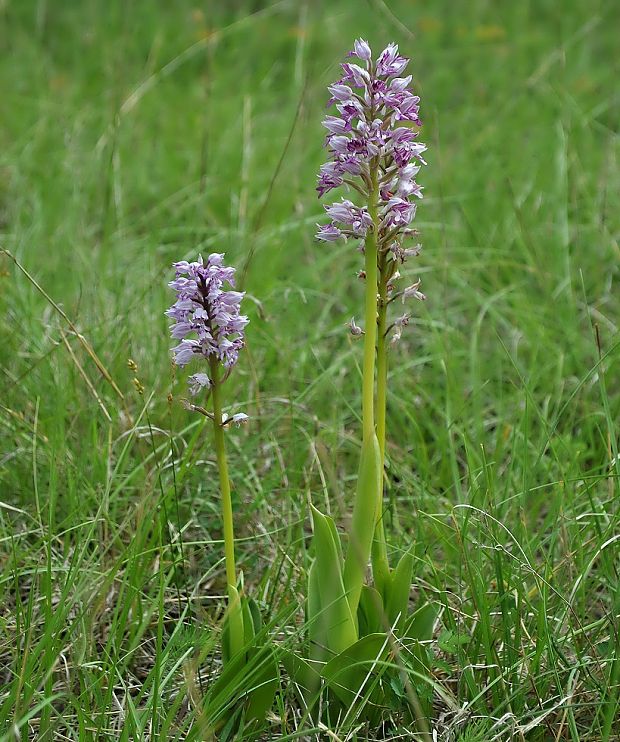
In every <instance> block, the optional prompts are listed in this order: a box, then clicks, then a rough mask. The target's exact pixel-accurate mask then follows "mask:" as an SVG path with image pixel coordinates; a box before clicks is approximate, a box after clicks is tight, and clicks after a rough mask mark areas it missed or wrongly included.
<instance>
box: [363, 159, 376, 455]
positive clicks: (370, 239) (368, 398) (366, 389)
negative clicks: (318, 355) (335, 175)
mask: <svg viewBox="0 0 620 742" xmlns="http://www.w3.org/2000/svg"><path fill="white" fill-rule="evenodd" d="M370 178H371V188H370V192H369V194H368V213H369V215H370V218H371V219H372V224H373V226H372V229H371V230H369V231H368V234H367V236H366V242H365V247H364V254H365V266H364V267H365V269H366V307H365V315H366V316H365V319H366V321H365V329H364V332H365V335H364V366H363V381H362V426H363V435H362V438H363V440H364V441H368V440H369V439H370V438H371V437H372V436H373V435H375V410H374V407H375V399H374V397H375V353H376V342H377V283H378V267H377V236H378V228H379V223H378V222H379V219H378V215H377V199H378V196H379V185H378V182H377V167H371V172H370Z"/></svg>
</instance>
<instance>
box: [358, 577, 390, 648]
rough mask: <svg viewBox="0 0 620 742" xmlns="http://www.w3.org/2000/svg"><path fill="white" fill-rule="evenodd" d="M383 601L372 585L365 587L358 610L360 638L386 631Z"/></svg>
mask: <svg viewBox="0 0 620 742" xmlns="http://www.w3.org/2000/svg"><path fill="white" fill-rule="evenodd" d="M383 614H384V608H383V599H382V598H381V595H380V593H379V591H378V590H375V588H374V587H370V585H363V586H362V592H361V593H360V602H359V606H358V609H357V617H358V621H359V634H360V638H361V637H363V636H367V635H368V634H374V633H376V632H380V631H382V630H383V629H385V623H386V619H385V617H384V615H383Z"/></svg>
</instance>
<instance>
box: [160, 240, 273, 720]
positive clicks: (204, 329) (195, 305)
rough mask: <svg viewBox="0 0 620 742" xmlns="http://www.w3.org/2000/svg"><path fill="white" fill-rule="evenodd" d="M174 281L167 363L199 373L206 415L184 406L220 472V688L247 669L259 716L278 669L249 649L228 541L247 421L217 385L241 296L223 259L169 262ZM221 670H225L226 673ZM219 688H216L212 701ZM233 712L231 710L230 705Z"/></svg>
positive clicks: (248, 627) (252, 708)
mask: <svg viewBox="0 0 620 742" xmlns="http://www.w3.org/2000/svg"><path fill="white" fill-rule="evenodd" d="M174 268H175V272H176V276H175V279H174V280H173V281H171V282H170V284H169V286H170V288H171V289H173V290H174V291H175V292H176V301H175V303H174V304H173V305H172V306H171V307H170V309H168V311H167V312H166V315H167V316H168V317H169V318H170V319H172V320H173V324H172V325H171V326H170V332H171V335H172V337H173V338H174V339H175V340H178V341H179V343H178V345H176V346H175V347H174V348H173V349H172V353H173V358H174V362H175V364H176V365H177V366H179V367H184V366H186V365H188V364H190V363H192V362H194V361H196V362H199V363H201V364H202V365H203V367H204V368H205V369H206V370H205V371H199V372H197V373H195V374H193V375H192V376H190V377H189V378H188V383H189V391H190V394H191V395H192V396H193V397H194V398H196V397H197V396H198V395H199V394H201V393H202V394H203V395H208V397H210V400H211V410H208V409H206V408H205V407H203V406H201V405H198V404H193V403H187V406H188V407H189V408H190V409H192V410H195V411H197V412H200V413H202V414H203V415H205V416H206V417H208V418H210V419H211V421H212V423H213V440H214V447H215V455H216V459H217V467H218V471H219V484H220V496H221V506H222V523H223V532H224V561H225V571H226V583H227V592H228V608H227V612H226V620H225V625H224V631H223V641H222V657H223V660H224V663H225V668H226V666H227V667H228V671H229V672H228V676H227V675H225V674H224V675H223V676H222V678H221V680H223V682H221V683H220V685H222V686H223V687H224V688H225V687H226V683H227V682H229V681H230V679H231V676H233V675H234V674H235V673H236V674H240V673H244V674H245V675H246V677H247V676H248V675H249V674H250V670H249V669H248V668H251V671H252V672H253V674H254V677H253V679H254V681H255V683H254V685H255V686H256V688H257V689H258V690H257V692H255V693H248V694H246V700H247V702H248V703H247V704H246V706H247V708H246V716H247V717H250V718H251V717H255V718H260V717H261V716H262V715H263V714H264V712H265V711H266V709H267V708H268V707H269V706H270V705H271V702H272V701H273V695H274V693H275V687H276V685H277V668H274V663H273V661H272V658H271V657H270V656H269V653H267V654H265V652H264V651H261V650H260V649H258V650H257V649H256V647H254V646H253V645H254V640H255V638H256V637H257V635H258V634H259V633H260V632H261V619H260V613H259V611H258V608H257V606H256V604H255V602H254V601H253V600H251V599H250V598H248V597H247V596H245V595H243V594H242V592H241V590H242V582H243V580H242V575H241V574H238V573H237V568H236V564H235V535H234V527H233V507H232V497H231V487H230V479H229V476H228V462H227V457H226V442H225V437H224V433H225V429H226V428H227V427H228V426H230V425H231V424H241V423H243V422H245V421H246V420H247V415H245V414H244V413H236V414H234V415H226V414H224V412H223V401H222V387H223V384H224V382H225V381H226V379H227V378H228V376H229V374H230V372H231V371H232V369H233V367H234V366H235V364H236V363H237V360H238V357H239V352H240V350H241V349H242V348H243V346H244V333H245V327H246V325H247V324H248V321H249V320H248V318H247V317H246V316H245V315H243V314H241V301H242V299H243V296H244V294H243V293H242V292H239V291H234V290H233V287H234V274H235V269H234V268H232V267H229V266H226V265H224V255H222V254H219V253H212V254H211V255H209V256H208V257H207V259H206V260H203V259H202V258H201V257H199V259H198V261H196V262H192V263H190V262H187V261H186V260H182V261H179V262H177V263H175V264H174ZM225 672H226V669H225ZM217 692H218V688H217V687H216V688H215V693H216V695H217ZM233 708H234V706H233Z"/></svg>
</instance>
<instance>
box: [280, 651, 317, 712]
mask: <svg viewBox="0 0 620 742" xmlns="http://www.w3.org/2000/svg"><path fill="white" fill-rule="evenodd" d="M279 654H280V659H281V660H282V664H283V665H284V667H285V668H286V672H287V673H288V674H289V677H290V678H291V680H292V681H293V683H294V684H295V686H296V688H298V689H299V691H300V692H301V700H302V701H303V702H304V703H305V704H307V705H308V706H310V705H311V704H312V703H314V701H315V700H316V698H317V697H318V693H317V692H318V690H319V687H320V685H321V676H320V675H319V673H318V672H317V670H315V669H314V667H312V665H311V664H310V663H309V662H307V661H306V660H304V659H303V658H302V657H299V656H298V655H296V654H294V653H293V652H291V651H289V650H287V649H284V650H280V652H279Z"/></svg>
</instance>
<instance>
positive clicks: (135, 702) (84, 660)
mask: <svg viewBox="0 0 620 742" xmlns="http://www.w3.org/2000/svg"><path fill="white" fill-rule="evenodd" d="M263 5H264V7H263ZM199 6H200V8H199ZM457 8H458V9H457ZM619 25H620V12H619V10H618V6H617V3H614V2H612V1H611V0H610V1H609V2H603V1H599V0H593V2H590V3H579V2H576V1H571V2H565V3H557V2H551V1H549V2H546V1H542V2H538V3H533V2H518V3H487V2H484V1H483V0H473V2H470V3H459V4H458V5H456V4H454V3H452V2H448V0H429V2H426V3H413V2H410V1H409V2H408V1H407V0H386V2H384V1H383V0H372V1H370V0H369V1H368V2H361V1H360V2H354V1H353V0H334V1H333V2H331V1H330V2H314V0H312V1H308V2H303V0H297V2H295V1H293V0H289V1H288V2H287V1H286V0H285V1H284V2H276V3H266V4H263V3H260V2H249V0H247V1H246V2H243V1H242V0H238V1H237V2H227V3H223V2H222V3H215V2H208V3H197V2H196V3H192V2H190V1H189V0H188V1H187V2H177V3H166V2H163V1H158V2H151V1H147V0H132V1H131V2H124V3H121V2H110V3H104V2H99V1H98V0H84V1H83V2H80V3H70V2H55V3H53V2H46V0H38V2H35V1H34V0H24V1H23V2H22V1H21V0H20V1H18V0H5V2H3V3H0V48H1V49H2V55H1V57H0V89H1V90H2V101H3V103H2V111H3V113H2V122H1V124H0V247H2V248H4V249H6V250H9V251H10V252H11V254H12V255H14V256H15V258H16V259H17V261H19V264H20V265H21V266H23V270H20V269H19V268H18V267H17V265H16V264H15V263H14V262H13V261H12V260H11V259H10V258H9V257H8V256H6V255H5V256H2V255H0V307H1V309H2V314H1V318H0V341H1V342H0V440H1V444H0V566H1V568H2V573H1V577H0V739H2V740H3V741H4V740H7V742H8V740H13V739H23V740H26V739H41V740H43V739H44V740H61V739H71V740H91V739H92V740H95V739H97V740H101V739H110V740H113V739H121V740H130V739H132V740H133V739H152V740H155V739H159V740H164V739H166V740H167V739H189V740H197V739H202V738H203V737H204V736H205V735H206V734H207V731H206V728H205V719H204V716H201V714H200V713H199V711H198V709H199V708H200V706H201V698H202V696H203V694H204V693H205V690H206V687H208V685H209V677H210V675H211V674H213V673H215V672H216V671H217V649H218V646H219V635H220V628H221V616H222V608H223V598H222V596H223V594H224V592H225V580H224V571H223V563H222V554H223V552H222V544H221V529H220V519H219V504H218V496H217V484H216V482H217V476H216V474H217V473H216V469H215V464H214V456H213V450H212V444H211V438H210V433H209V430H208V428H204V425H203V421H202V420H199V419H197V418H196V416H195V415H193V414H192V413H190V412H188V411H186V410H185V409H184V408H183V406H182V404H181V403H180V399H181V398H182V397H183V396H184V395H185V393H186V392H185V380H184V374H179V375H177V374H175V373H174V371H173V369H172V367H171V364H170V360H169V352H168V348H169V345H170V342H169V339H168V332H167V322H166V319H165V317H164V316H163V311H164V310H165V308H166V307H167V306H168V305H169V304H170V302H171V294H170V291H169V290H168V289H167V287H166V282H167V281H168V280H169V277H170V263H171V262H172V261H173V260H176V259H180V258H184V257H190V256H195V255H196V254H197V252H198V251H203V252H206V251H210V250H217V251H225V252H226V253H227V257H228V258H229V259H230V260H231V261H232V262H233V263H235V264H236V265H237V266H239V267H240V269H241V272H242V273H243V272H244V268H247V271H246V272H245V278H246V280H245V286H246V288H247V290H248V292H249V294H250V298H249V300H248V301H247V302H246V308H247V310H248V312H249V313H250V315H251V320H252V324H251V325H250V328H249V331H248V349H247V351H246V352H245V354H244V358H243V360H242V362H241V364H240V366H239V369H238V371H237V372H236V373H235V375H234V379H231V381H230V382H229V384H227V387H226V396H227V402H228V404H229V405H232V406H234V407H235V409H238V410H243V411H246V412H247V413H248V414H250V415H251V417H252V422H251V424H250V426H249V427H248V428H247V429H244V430H239V431H234V432H232V433H230V434H229V436H228V439H229V451H230V459H231V461H230V465H231V476H232V479H233V485H234V493H233V495H234V497H235V504H236V512H237V515H238V519H237V524H236V528H237V535H238V537H239V544H238V561H239V564H240V565H241V567H242V568H243V570H244V573H245V575H246V582H248V583H249V584H250V586H251V590H252V593H253V594H254V596H255V597H257V598H258V599H259V600H260V602H261V604H262V607H263V610H264V614H265V618H266V620H267V621H268V622H271V626H270V632H271V634H272V635H274V636H277V637H278V638H277V641H278V642H280V644H283V643H284V644H287V643H291V642H293V641H294V636H292V633H294V625H295V618H297V619H299V618H300V611H299V606H300V605H301V604H302V601H303V594H304V590H305V587H304V586H305V578H306V569H307V566H308V563H309V561H308V559H309V558H308V556H307V554H306V548H307V545H308V536H309V513H308V499H309V498H312V500H313V501H314V502H315V503H316V504H317V506H318V507H320V508H322V509H323V510H331V512H332V514H333V515H335V517H336V518H337V520H338V521H339V522H340V523H344V519H345V518H346V513H347V512H348V509H347V506H348V504H349V503H350V501H351V496H352V491H353V489H354V484H355V483H354V478H355V472H356V468H357V457H358V453H359V446H360V434H361V430H360V419H359V414H360V368H359V366H360V362H361V346H360V345H358V344H356V343H355V342H354V341H353V340H352V339H350V338H349V337H348V336H347V333H346V330H345V328H344V325H345V323H346V322H347V321H348V320H349V319H350V317H351V316H352V315H356V316H357V317H358V318H359V317H360V316H361V314H362V309H361V307H362V301H363V297H362V286H361V285H359V284H358V283H357V282H356V279H355V272H356V270H357V269H358V267H359V264H360V260H359V257H360V256H359V253H357V252H356V251H355V250H354V249H352V248H351V247H350V246H347V245H345V246H336V247H334V246H325V245H317V244H315V243H314V241H313V234H314V224H315V222H316V221H318V220H319V219H320V218H321V214H322V206H321V205H320V204H319V203H318V202H317V200H316V194H315V192H314V185H315V180H314V179H315V173H316V171H317V170H318V167H319V165H320V163H321V162H322V161H323V159H324V153H323V151H322V146H321V145H322V141H323V133H322V129H321V127H320V120H321V117H322V113H323V110H324V105H325V102H326V99H327V93H326V90H325V87H326V85H327V84H328V83H329V82H331V81H332V80H333V79H334V78H335V76H336V75H337V62H338V61H340V60H341V58H342V56H343V53H344V52H345V51H346V50H348V49H349V48H350V46H351V43H352V40H353V39H354V38H355V37H356V36H364V37H366V38H369V39H370V41H371V43H372V45H373V48H375V47H379V46H381V45H382V44H385V43H387V42H388V41H390V40H392V39H394V40H396V41H398V42H399V43H400V44H401V46H402V48H403V50H404V51H405V53H406V54H407V55H410V56H412V57H413V73H414V76H415V77H414V80H416V81H417V83H418V85H419V89H420V91H421V95H422V113H423V119H424V122H425V125H424V129H423V136H422V139H423V140H424V141H426V142H427V143H428V145H429V167H428V168H426V169H425V171H424V173H423V175H422V176H421V177H422V181H423V183H424V186H425V193H426V196H425V199H424V201H423V202H422V204H421V205H420V208H419V210H418V226H419V228H420V230H421V231H422V240H423V244H424V251H423V253H422V255H421V257H420V258H418V259H417V261H415V263H413V262H412V263H409V264H408V266H407V269H408V270H409V271H410V274H411V276H412V278H415V277H417V276H421V277H422V279H423V286H422V288H423V290H424V291H425V292H426V293H427V295H428V297H429V299H428V301H427V302H426V303H425V305H423V306H421V307H420V308H419V311H418V312H417V316H416V318H415V320H414V321H413V322H412V326H411V325H410V327H409V328H408V331H407V333H406V336H405V338H404V340H403V341H402V342H401V344H400V345H399V346H398V348H397V349H396V350H395V351H394V353H393V355H392V359H391V372H390V390H389V399H388V403H389V410H388V440H389V443H388V459H389V470H388V474H389V481H390V487H389V501H390V513H389V515H388V521H389V534H390V545H391V549H392V550H393V551H394V552H399V551H402V550H403V549H405V548H407V547H408V546H409V544H410V543H411V542H412V540H413V541H414V542H415V544H416V555H417V571H416V583H415V585H414V590H413V593H412V595H413V597H414V598H415V597H416V596H417V595H419V594H420V592H423V593H425V594H426V595H427V596H429V597H430V599H432V600H433V601H434V602H435V603H436V604H437V606H438V607H440V608H441V617H440V619H439V621H438V624H437V626H436V631H435V639H434V641H433V645H432V650H433V655H434V665H433V677H434V681H435V683H436V693H435V703H434V718H433V719H432V720H431V723H430V727H431V729H435V730H436V731H437V734H438V739H440V740H446V741H447V740H461V742H465V741H466V740H468V741H469V742H473V741H474V740H480V742H483V741H484V742H486V741H487V740H511V739H515V740H522V739H525V740H559V739H569V740H572V741H573V742H578V741H582V742H583V741H591V742H598V741H601V740H613V739H620V721H619V719H620V710H619V706H618V701H619V698H620V693H619V691H620V633H619V629H618V626H619V625H620V589H619V588H620V585H619V581H620V578H619V573H620V541H619V540H618V533H620V507H619V499H618V487H619V477H620V458H619V457H618V418H619V415H620V384H619V378H620V375H619V373H618V368H619V366H618V364H619V360H620V332H619V330H618V321H619V317H620V290H619V288H618V283H619V281H620V271H619V265H620V248H619V245H618V237H619V234H620V219H619V217H618V214H619V213H620V209H619V206H620V201H619V199H618V192H619V188H620V177H619V175H618V173H619V170H618V164H619V162H618V160H619V140H618V131H619V129H620V98H619V96H618V88H617V80H618V74H619V73H620V67H619V63H618V53H617V52H618V46H617V29H618V27H619ZM34 281H36V282H37V283H38V284H39V286H40V287H41V288H40V289H39V288H37V286H36V285H35V283H34ZM41 289H42V290H41ZM44 292H45V293H44ZM45 294H47V296H46V295H45ZM52 301H53V302H55V303H56V306H54V304H52ZM59 309H61V310H62V311H63V312H64V313H65V314H64V315H62V314H61V313H60V312H59ZM77 332H79V333H81V336H82V338H81V339H80V338H79V337H78V336H77ZM93 355H96V357H97V358H98V359H99V367H98V365H97V364H96V363H95V360H94V358H93ZM128 358H132V359H134V360H135V362H136V363H137V364H138V372H137V377H138V378H139V380H140V382H141V383H142V384H143V385H144V390H145V391H144V395H143V396H141V395H140V394H138V393H137V391H136V389H135V387H134V384H133V381H132V380H133V378H134V376H136V374H134V373H133V372H132V371H131V370H130V369H129V368H128V366H127V359H128ZM103 369H105V373H104V372H103ZM168 395H171V397H170V398H169V397H168ZM287 637H288V638H287ZM355 722H356V720H355V719H353V723H351V719H348V720H347V721H346V723H344V722H342V720H341V721H339V720H334V723H333V725H331V726H332V729H331V732H330V733H331V735H332V736H331V737H328V736H327V732H326V731H325V730H323V731H316V730H315V731H313V729H314V728H313V727H311V722H310V721H309V720H308V719H307V718H305V717H303V714H302V712H301V709H300V707H299V704H298V703H297V701H296V700H295V697H294V694H293V692H292V690H291V688H290V686H288V685H287V684H286V683H284V684H283V690H282V693H281V695H280V697H279V698H278V700H277V702H276V705H275V706H274V709H273V714H272V715H271V716H270V717H269V720H268V724H267V728H266V731H265V738H269V739H293V738H294V735H295V734H298V735H300V736H302V735H306V737H307V738H315V737H321V738H326V739H327V738H331V739H343V740H344V739H346V738H350V737H347V735H350V734H352V733H353V731H354V730H355V729H357V730H358V738H369V739H381V738H385V737H389V736H390V735H394V737H396V738H403V739H406V738H408V734H411V733H408V732H407V730H406V729H403V728H402V727H401V728H400V731H398V729H399V724H400V720H399V719H398V718H397V717H395V718H394V720H393V722H394V725H393V728H392V729H391V730H390V729H388V727H385V728H381V729H379V730H377V729H366V728H364V726H363V725H361V728H360V725H359V724H357V725H356V723H355ZM395 730H396V731H395ZM248 735H249V732H248ZM333 735H336V736H333ZM397 735H401V736H400V737H398V736H397ZM244 736H245V735H244V733H242V732H240V733H239V736H238V738H240V739H241V738H244ZM409 738H411V736H409ZM420 738H422V737H420Z"/></svg>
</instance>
